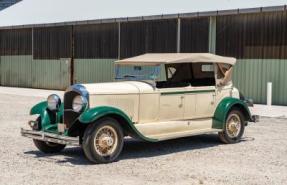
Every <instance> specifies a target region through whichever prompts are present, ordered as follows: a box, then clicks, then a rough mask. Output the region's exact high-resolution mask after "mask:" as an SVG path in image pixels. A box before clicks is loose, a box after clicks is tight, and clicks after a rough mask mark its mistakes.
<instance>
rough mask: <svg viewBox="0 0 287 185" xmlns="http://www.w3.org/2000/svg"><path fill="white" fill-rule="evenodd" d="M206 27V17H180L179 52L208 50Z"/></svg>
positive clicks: (207, 25)
mask: <svg viewBox="0 0 287 185" xmlns="http://www.w3.org/2000/svg"><path fill="white" fill-rule="evenodd" d="M208 28H209V18H208V17H203V18H190V19H181V41H180V43H181V49H180V52H183V53H192V52H193V53H198V52H208V33H209V29H208Z"/></svg>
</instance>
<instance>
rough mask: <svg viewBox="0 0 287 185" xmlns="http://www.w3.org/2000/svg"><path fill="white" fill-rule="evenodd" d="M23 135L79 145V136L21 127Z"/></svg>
mask: <svg viewBox="0 0 287 185" xmlns="http://www.w3.org/2000/svg"><path fill="white" fill-rule="evenodd" d="M21 135H22V136H24V137H28V138H32V139H36V140H40V141H46V142H51V143H57V144H62V145H73V146H79V145H80V144H79V137H68V136H63V135H59V134H53V133H47V132H43V131H35V130H26V129H23V128H21Z"/></svg>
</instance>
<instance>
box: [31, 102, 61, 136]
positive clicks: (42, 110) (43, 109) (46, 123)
mask: <svg viewBox="0 0 287 185" xmlns="http://www.w3.org/2000/svg"><path fill="white" fill-rule="evenodd" d="M47 106H48V105H47V101H43V102H40V103H38V104H36V105H35V106H33V107H32V108H31V110H30V115H35V114H39V116H40V117H41V130H42V131H46V132H53V133H56V132H57V124H55V123H52V121H51V120H52V119H51V113H49V112H48V110H47ZM63 108H64V107H63V105H61V106H60V110H59V112H58V113H57V117H56V123H58V122H60V119H61V117H62V115H63Z"/></svg>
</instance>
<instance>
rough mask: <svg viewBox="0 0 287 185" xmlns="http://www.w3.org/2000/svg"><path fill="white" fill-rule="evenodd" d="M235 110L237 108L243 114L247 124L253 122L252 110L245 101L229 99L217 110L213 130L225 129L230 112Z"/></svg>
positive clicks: (222, 102) (221, 103) (220, 104)
mask: <svg viewBox="0 0 287 185" xmlns="http://www.w3.org/2000/svg"><path fill="white" fill-rule="evenodd" d="M234 108H237V109H239V110H240V111H241V112H242V114H243V115H244V118H245V121H246V122H247V121H252V116H251V113H250V110H249V108H248V106H247V104H246V103H245V102H244V101H242V100H240V99H237V98H232V97H227V98H224V99H223V100H222V101H221V102H220V103H219V104H218V106H217V108H216V110H215V113H214V116H213V122H212V128H215V129H223V128H224V126H225V121H226V118H227V116H228V114H229V112H230V111H231V110H232V109H234Z"/></svg>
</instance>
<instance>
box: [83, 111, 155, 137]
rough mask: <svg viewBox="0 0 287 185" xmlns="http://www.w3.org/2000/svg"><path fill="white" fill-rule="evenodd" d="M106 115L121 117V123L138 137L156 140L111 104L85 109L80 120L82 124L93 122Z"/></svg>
mask: <svg viewBox="0 0 287 185" xmlns="http://www.w3.org/2000/svg"><path fill="white" fill-rule="evenodd" d="M105 116H111V117H115V118H118V119H119V118H120V120H121V125H122V126H123V128H124V129H127V131H129V133H130V134H131V135H132V136H133V137H136V138H138V139H141V140H144V141H149V142H156V141H157V140H156V139H152V138H148V137H145V136H144V135H143V134H141V133H140V132H139V131H138V130H137V129H136V127H135V126H134V123H133V122H132V120H131V119H130V118H129V117H128V116H127V115H126V114H125V113H124V112H123V111H121V110H120V109H118V108H115V107H109V106H100V107H95V108H91V109H89V110H87V111H85V112H84V113H83V114H82V115H81V116H80V117H79V122H80V123H82V124H89V123H93V122H95V121H96V120H98V119H100V118H103V117H105Z"/></svg>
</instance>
